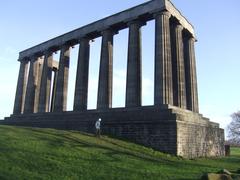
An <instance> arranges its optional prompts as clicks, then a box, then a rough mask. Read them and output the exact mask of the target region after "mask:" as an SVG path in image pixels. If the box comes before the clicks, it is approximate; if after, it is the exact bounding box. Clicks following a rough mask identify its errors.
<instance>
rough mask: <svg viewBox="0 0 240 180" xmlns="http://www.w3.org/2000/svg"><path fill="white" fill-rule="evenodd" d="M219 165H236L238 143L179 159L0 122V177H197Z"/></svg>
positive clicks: (87, 136)
mask: <svg viewBox="0 0 240 180" xmlns="http://www.w3.org/2000/svg"><path fill="white" fill-rule="evenodd" d="M223 168H226V169H229V170H232V171H235V170H237V169H238V168H240V149H234V155H232V156H231V157H227V158H225V157H224V158H220V159H214V158H213V159H197V160H183V159H181V158H178V157H172V156H170V155H166V154H162V153H160V152H157V151H154V150H152V149H150V148H145V147H143V146H140V145H136V144H133V143H129V142H125V141H121V140H116V139H112V138H109V137H107V136H103V137H102V138H101V139H98V138H95V137H94V136H92V135H90V134H84V133H79V132H73V131H59V130H53V129H38V128H19V127H10V126H0V179H28V180H29V179H59V180H60V179H107V180H109V179H131V180H132V179H199V177H200V176H201V175H202V174H203V173H204V172H216V171H219V170H220V169H223Z"/></svg>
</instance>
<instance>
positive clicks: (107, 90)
mask: <svg viewBox="0 0 240 180" xmlns="http://www.w3.org/2000/svg"><path fill="white" fill-rule="evenodd" d="M102 35H103V36H102V48H101V59H100V69H99V81H98V97H97V109H108V108H111V107H112V81H113V35H114V32H113V30H112V29H107V30H104V31H103V32H102Z"/></svg>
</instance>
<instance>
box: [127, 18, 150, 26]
mask: <svg viewBox="0 0 240 180" xmlns="http://www.w3.org/2000/svg"><path fill="white" fill-rule="evenodd" d="M133 24H136V25H138V26H140V27H141V26H145V25H146V22H145V21H142V20H140V19H132V20H129V21H128V22H127V26H128V27H129V26H131V25H133Z"/></svg>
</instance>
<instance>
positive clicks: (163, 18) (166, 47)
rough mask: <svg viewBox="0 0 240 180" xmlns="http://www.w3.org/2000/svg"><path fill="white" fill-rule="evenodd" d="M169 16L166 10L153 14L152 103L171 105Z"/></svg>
mask: <svg viewBox="0 0 240 180" xmlns="http://www.w3.org/2000/svg"><path fill="white" fill-rule="evenodd" d="M170 16H171V14H170V13H169V12H168V11H163V12H159V13H157V14H155V79H154V81H155V86H154V105H163V104H169V105H173V86H172V58H171V42H170V23H169V19H170Z"/></svg>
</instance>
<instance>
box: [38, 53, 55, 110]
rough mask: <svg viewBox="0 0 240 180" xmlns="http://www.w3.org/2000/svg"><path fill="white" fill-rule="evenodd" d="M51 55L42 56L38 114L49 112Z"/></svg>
mask: <svg viewBox="0 0 240 180" xmlns="http://www.w3.org/2000/svg"><path fill="white" fill-rule="evenodd" d="M52 61H53V54H52V52H50V51H47V52H46V53H45V54H44V62H43V70H42V79H41V87H40V94H39V106H38V112H49V103H50V94H51V93H50V92H51V80H52Z"/></svg>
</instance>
